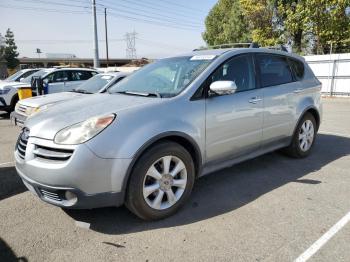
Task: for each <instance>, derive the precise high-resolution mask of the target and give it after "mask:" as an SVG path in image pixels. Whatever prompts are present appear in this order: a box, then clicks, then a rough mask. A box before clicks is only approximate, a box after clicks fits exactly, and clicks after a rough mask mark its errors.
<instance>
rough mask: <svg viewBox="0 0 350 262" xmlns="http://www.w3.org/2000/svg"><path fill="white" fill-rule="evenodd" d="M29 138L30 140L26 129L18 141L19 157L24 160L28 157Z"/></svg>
mask: <svg viewBox="0 0 350 262" xmlns="http://www.w3.org/2000/svg"><path fill="white" fill-rule="evenodd" d="M28 138H29V130H28V129H26V128H25V129H23V130H22V132H21V134H20V135H19V138H18V141H17V153H18V156H19V157H20V158H22V159H24V158H25V156H26V149H27V144H28Z"/></svg>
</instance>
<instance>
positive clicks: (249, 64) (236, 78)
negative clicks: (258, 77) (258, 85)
mask: <svg viewBox="0 0 350 262" xmlns="http://www.w3.org/2000/svg"><path fill="white" fill-rule="evenodd" d="M216 81H233V82H235V83H236V85H237V91H236V92H242V91H248V90H252V89H254V88H255V74H254V63H253V57H252V56H250V55H240V56H236V57H234V58H232V59H231V60H229V61H227V62H226V63H224V64H223V65H221V66H220V67H219V68H218V69H216V71H215V72H214V73H213V74H212V75H211V79H210V84H211V83H213V82H216Z"/></svg>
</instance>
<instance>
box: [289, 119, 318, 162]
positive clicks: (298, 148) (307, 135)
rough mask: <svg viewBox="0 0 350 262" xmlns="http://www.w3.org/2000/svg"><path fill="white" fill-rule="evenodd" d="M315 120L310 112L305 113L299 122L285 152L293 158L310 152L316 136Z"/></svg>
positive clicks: (304, 155) (301, 156)
mask: <svg viewBox="0 0 350 262" xmlns="http://www.w3.org/2000/svg"><path fill="white" fill-rule="evenodd" d="M316 130H317V127H316V121H315V118H314V116H313V115H312V114H310V113H306V114H305V115H304V116H303V118H302V119H301V121H300V122H299V124H298V126H297V128H296V130H295V133H294V136H293V139H292V143H291V144H290V146H289V147H287V148H286V149H285V152H286V153H287V154H288V155H289V156H292V157H295V158H303V157H306V156H308V155H309V154H310V151H311V149H312V146H313V145H314V142H315V138H316Z"/></svg>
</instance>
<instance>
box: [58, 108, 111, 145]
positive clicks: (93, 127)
mask: <svg viewBox="0 0 350 262" xmlns="http://www.w3.org/2000/svg"><path fill="white" fill-rule="evenodd" d="M114 119H115V114H111V115H107V116H98V117H93V118H90V119H88V120H86V121H84V122H81V123H78V124H75V125H72V126H69V127H66V128H64V129H62V130H61V131H59V132H58V133H57V134H56V136H55V139H54V141H55V143H56V144H61V145H76V144H82V143H84V142H86V141H88V140H89V139H91V138H93V137H94V136H96V135H97V134H99V133H100V132H102V131H103V130H104V129H105V128H106V127H107V126H109V125H110V124H111V123H112V122H113V120H114Z"/></svg>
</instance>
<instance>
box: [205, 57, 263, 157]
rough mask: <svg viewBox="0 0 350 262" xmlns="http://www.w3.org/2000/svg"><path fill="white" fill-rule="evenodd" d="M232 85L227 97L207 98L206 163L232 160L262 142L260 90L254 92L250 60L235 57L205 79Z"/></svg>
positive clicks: (254, 80)
mask: <svg viewBox="0 0 350 262" xmlns="http://www.w3.org/2000/svg"><path fill="white" fill-rule="evenodd" d="M220 80H229V81H234V82H235V83H236V85H237V87H238V89H237V91H236V93H234V94H230V95H222V96H217V95H215V94H214V95H210V94H209V95H208V98H207V99H206V159H207V161H208V162H216V161H219V160H226V159H227V160H228V159H234V158H236V157H239V156H242V155H246V154H249V153H251V152H252V151H254V150H256V149H258V148H259V146H260V142H261V138H262V105H263V101H262V90H261V89H258V88H256V87H257V85H256V77H255V70H254V61H253V56H252V55H250V54H245V55H239V56H235V57H233V58H232V59H230V60H228V61H227V62H226V63H224V64H223V65H221V66H220V67H219V68H218V69H217V70H216V71H215V72H214V74H212V76H211V77H210V79H209V83H208V84H207V85H208V86H209V85H210V84H211V83H212V82H215V81H220Z"/></svg>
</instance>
